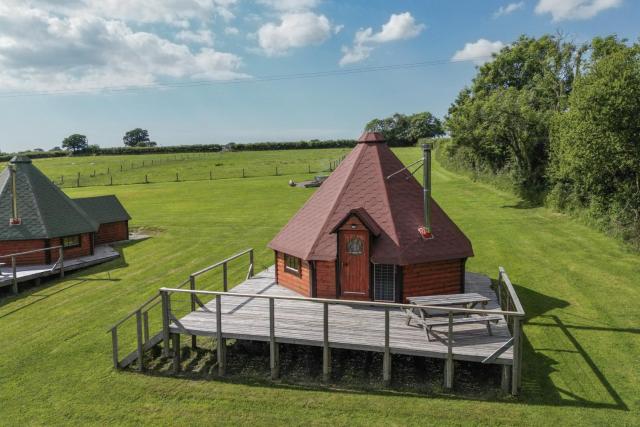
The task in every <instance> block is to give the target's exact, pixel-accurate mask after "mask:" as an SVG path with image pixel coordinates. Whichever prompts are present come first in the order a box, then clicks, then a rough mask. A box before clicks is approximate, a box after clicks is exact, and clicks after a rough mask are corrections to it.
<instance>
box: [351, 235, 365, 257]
mask: <svg viewBox="0 0 640 427" xmlns="http://www.w3.org/2000/svg"><path fill="white" fill-rule="evenodd" d="M363 247H364V242H363V241H362V239H361V238H359V237H352V238H351V239H350V240H349V241H348V242H347V253H348V254H351V255H361V254H362V248H363Z"/></svg>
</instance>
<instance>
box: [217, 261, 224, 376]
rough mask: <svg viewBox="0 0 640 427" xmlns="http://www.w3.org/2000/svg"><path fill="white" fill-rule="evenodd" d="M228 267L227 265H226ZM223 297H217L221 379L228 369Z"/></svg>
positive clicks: (219, 370)
mask: <svg viewBox="0 0 640 427" xmlns="http://www.w3.org/2000/svg"><path fill="white" fill-rule="evenodd" d="M225 265H226V264H225ZM221 299H222V296H221V295H218V296H217V297H216V341H217V345H218V348H217V351H216V353H217V354H218V375H220V376H221V377H222V376H224V374H225V368H226V366H225V365H226V360H225V358H226V354H225V351H226V349H225V344H226V343H225V341H224V338H222V301H221Z"/></svg>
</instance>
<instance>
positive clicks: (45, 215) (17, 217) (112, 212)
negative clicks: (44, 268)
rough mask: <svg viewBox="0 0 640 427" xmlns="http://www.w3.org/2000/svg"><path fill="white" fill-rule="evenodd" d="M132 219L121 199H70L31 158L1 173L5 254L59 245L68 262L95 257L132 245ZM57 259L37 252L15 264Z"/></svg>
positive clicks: (0, 231) (0, 244)
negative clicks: (103, 249) (104, 249)
mask: <svg viewBox="0 0 640 427" xmlns="http://www.w3.org/2000/svg"><path fill="white" fill-rule="evenodd" d="M2 218H4V220H2ZM130 219H131V217H130V216H129V214H128V213H127V211H126V210H125V208H124V207H123V206H122V204H121V203H120V201H119V200H118V198H117V197H116V196H98V197H86V198H79V199H71V198H69V197H68V196H67V195H66V194H65V193H64V192H62V190H60V189H59V188H58V187H57V186H56V185H55V184H53V183H52V182H51V180H50V179H49V178H47V177H46V176H45V175H44V174H43V173H42V172H41V171H40V170H38V168H36V167H35V166H34V165H33V164H32V162H31V159H29V158H28V157H24V156H17V157H14V158H13V159H11V161H10V163H9V166H8V167H7V168H6V169H5V170H4V171H3V172H2V173H0V255H9V254H13V253H19V252H26V251H32V250H35V249H44V248H48V247H55V246H63V248H64V257H65V259H70V258H77V257H81V256H86V255H92V254H93V251H94V248H95V245H98V244H104V243H111V242H116V241H120V240H127V239H128V238H129V220H130ZM57 258H58V251H57V250H55V251H38V252H33V253H30V254H26V255H22V256H19V257H17V258H16V261H17V264H18V265H36V264H51V263H54V262H56V261H57Z"/></svg>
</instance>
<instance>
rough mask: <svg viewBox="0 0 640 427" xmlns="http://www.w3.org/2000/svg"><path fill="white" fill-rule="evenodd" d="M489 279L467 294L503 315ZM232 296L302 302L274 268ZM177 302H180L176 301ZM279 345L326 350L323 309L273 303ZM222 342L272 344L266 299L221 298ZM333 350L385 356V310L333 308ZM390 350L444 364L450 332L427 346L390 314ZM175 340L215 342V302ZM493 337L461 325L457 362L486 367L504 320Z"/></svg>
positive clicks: (502, 336) (186, 320) (178, 330)
mask: <svg viewBox="0 0 640 427" xmlns="http://www.w3.org/2000/svg"><path fill="white" fill-rule="evenodd" d="M490 285H491V281H490V280H489V278H487V277H485V276H482V275H479V274H474V273H467V275H466V287H465V290H466V292H476V293H479V294H482V295H484V296H487V297H488V298H489V299H490V301H489V303H488V304H487V306H486V308H487V309H490V310H499V309H500V307H499V304H498V301H497V297H496V294H495V292H494V291H493V290H492V289H491V288H490ZM230 292H232V293H234V292H235V293H244V294H262V295H277V296H299V295H298V294H296V293H294V292H292V291H290V290H288V289H286V288H284V287H282V286H279V285H277V284H276V283H275V277H274V271H273V267H271V268H270V269H268V270H265V271H263V272H261V273H259V274H257V275H256V276H254V277H252V278H250V279H248V280H246V281H244V282H243V283H241V284H239V285H238V286H236V287H235V288H233V289H232V290H231V291H230ZM176 302H177V301H176ZM273 303H274V317H275V319H274V320H275V322H274V323H275V328H274V336H275V341H276V342H278V343H289V344H301V345H309V346H318V347H322V346H323V344H324V336H323V330H324V329H323V327H324V325H323V309H324V308H323V304H321V303H317V302H312V301H301V300H277V299H276V300H273ZM221 308H222V310H221V324H222V328H221V329H222V337H223V338H235V339H243V340H254V341H267V342H268V341H270V337H271V334H270V327H269V325H270V322H269V300H268V299H263V298H248V297H234V296H230V295H226V294H225V295H224V296H222V297H221ZM328 319H329V321H328V323H329V328H328V330H329V337H328V339H329V346H330V347H333V348H345V349H353V350H363V351H374V352H384V349H385V310H384V309H383V308H379V307H355V306H347V305H342V304H339V305H336V304H331V305H329V316H328ZM389 320H390V329H389V348H390V352H391V353H392V354H406V355H414V356H424V357H429V358H441V359H446V358H447V355H448V336H447V335H448V334H447V326H442V327H434V328H433V335H434V336H435V337H436V339H435V340H433V341H428V340H427V337H426V335H425V332H424V331H423V329H422V328H421V327H419V326H417V325H415V322H412V324H411V325H410V326H407V324H406V315H405V313H404V312H403V311H401V310H399V309H394V310H391V312H390V319H389ZM169 329H170V332H171V333H174V334H187V335H198V336H216V335H217V332H218V331H217V330H216V302H215V299H214V300H212V301H210V302H209V303H207V304H205V306H204V308H199V309H198V310H196V311H192V312H190V313H189V314H187V315H186V316H184V317H182V318H180V319H177V320H174V321H173V322H172V323H171V324H170V326H169ZM492 331H493V335H489V334H488V332H487V328H486V325H484V324H461V325H456V326H455V327H454V329H453V341H452V347H453V351H452V353H453V359H454V360H464V361H472V362H482V361H483V360H485V359H486V358H487V357H489V356H491V355H492V354H493V353H495V352H496V350H498V349H500V348H501V347H503V346H504V345H505V344H506V343H507V342H508V341H509V340H510V339H511V334H510V332H509V329H508V327H507V323H506V322H505V320H504V318H502V319H501V320H500V321H499V322H498V323H497V324H494V325H493V326H492ZM491 363H493V364H501V365H511V364H513V348H509V349H507V350H506V351H504V352H503V353H502V354H500V355H499V356H498V357H497V358H495V359H494V360H492V361H491Z"/></svg>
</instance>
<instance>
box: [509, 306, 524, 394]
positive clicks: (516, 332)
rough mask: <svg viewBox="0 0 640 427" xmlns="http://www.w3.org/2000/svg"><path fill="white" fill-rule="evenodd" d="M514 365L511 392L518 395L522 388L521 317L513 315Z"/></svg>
mask: <svg viewBox="0 0 640 427" xmlns="http://www.w3.org/2000/svg"><path fill="white" fill-rule="evenodd" d="M512 319H513V367H512V368H511V394H512V395H514V396H516V395H517V394H518V389H519V388H520V375H521V369H522V366H521V359H520V349H521V347H520V339H521V336H520V318H519V317H518V316H513V317H512Z"/></svg>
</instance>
